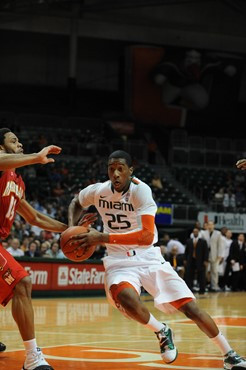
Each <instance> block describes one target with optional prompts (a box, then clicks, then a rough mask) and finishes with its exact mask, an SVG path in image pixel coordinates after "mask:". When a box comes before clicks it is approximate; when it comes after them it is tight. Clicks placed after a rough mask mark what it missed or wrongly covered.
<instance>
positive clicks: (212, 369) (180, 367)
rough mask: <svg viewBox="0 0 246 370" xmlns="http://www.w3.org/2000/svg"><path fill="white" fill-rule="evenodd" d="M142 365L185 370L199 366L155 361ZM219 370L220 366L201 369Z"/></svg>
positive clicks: (191, 369) (200, 369)
mask: <svg viewBox="0 0 246 370" xmlns="http://www.w3.org/2000/svg"><path fill="white" fill-rule="evenodd" d="M139 365H140V366H149V367H150V366H152V367H153V368H157V367H160V368H162V369H163V368H164V369H169V370H171V369H184V370H198V369H197V366H196V367H193V366H177V365H172V364H170V365H164V364H155V363H152V364H151V363H148V364H139ZM202 369H204V370H218V367H216V368H215V367H200V368H199V370H202Z"/></svg>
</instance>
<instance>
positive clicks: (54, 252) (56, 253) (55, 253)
mask: <svg viewBox="0 0 246 370" xmlns="http://www.w3.org/2000/svg"><path fill="white" fill-rule="evenodd" d="M46 254H47V255H48V256H49V257H51V258H66V257H65V255H64V253H63V252H62V250H61V249H59V244H58V243H57V242H56V241H54V242H53V243H51V246H50V249H48V250H47V252H46Z"/></svg>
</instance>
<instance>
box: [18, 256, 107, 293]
mask: <svg viewBox="0 0 246 370" xmlns="http://www.w3.org/2000/svg"><path fill="white" fill-rule="evenodd" d="M19 263H20V264H21V265H22V266H23V267H24V269H25V270H26V271H27V272H28V273H29V275H30V277H31V280H32V287H33V290H34V291H35V290H36V291H37V290H84V289H88V290H91V289H92V290H93V289H95V290H100V289H102V290H103V289H104V275H105V271H104V267H103V264H79V263H75V264H70V263H69V264H66V263H48V262H45V263H43V262H31V261H30V262H29V261H19Z"/></svg>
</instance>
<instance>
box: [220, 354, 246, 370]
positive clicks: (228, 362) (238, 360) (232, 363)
mask: <svg viewBox="0 0 246 370" xmlns="http://www.w3.org/2000/svg"><path fill="white" fill-rule="evenodd" d="M224 369H226V370H243V369H246V360H245V359H244V358H242V357H240V356H239V355H238V354H237V353H236V352H234V351H229V352H228V353H227V354H226V355H225V357H224Z"/></svg>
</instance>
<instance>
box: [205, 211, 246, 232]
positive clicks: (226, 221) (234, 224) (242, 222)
mask: <svg viewBox="0 0 246 370" xmlns="http://www.w3.org/2000/svg"><path fill="white" fill-rule="evenodd" d="M198 221H199V222H200V223H201V225H203V223H204V222H208V221H213V222H214V224H215V228H216V229H221V228H222V227H227V228H228V229H230V230H231V231H232V232H233V233H246V214H244V213H243V214H240V213H217V212H199V213H198Z"/></svg>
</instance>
